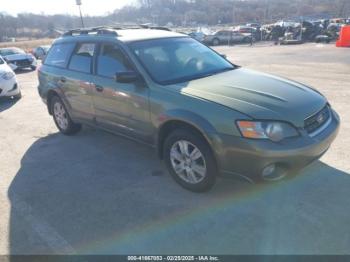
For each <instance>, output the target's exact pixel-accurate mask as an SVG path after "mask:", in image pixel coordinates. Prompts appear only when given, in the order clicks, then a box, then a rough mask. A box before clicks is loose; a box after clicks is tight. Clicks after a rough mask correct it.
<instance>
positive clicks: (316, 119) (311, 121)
mask: <svg viewBox="0 0 350 262" xmlns="http://www.w3.org/2000/svg"><path fill="white" fill-rule="evenodd" d="M330 117H331V113H330V109H329V106H328V105H327V106H325V107H324V108H323V109H322V110H321V111H319V112H317V113H316V114H314V115H312V116H310V117H308V118H307V119H305V121H304V128H305V130H306V131H307V132H308V133H309V134H312V133H314V132H315V131H317V129H319V128H320V127H322V126H323V125H324V124H325V123H326V122H327V121H328V120H329V118H330Z"/></svg>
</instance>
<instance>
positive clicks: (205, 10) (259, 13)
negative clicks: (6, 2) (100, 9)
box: [0, 0, 350, 41]
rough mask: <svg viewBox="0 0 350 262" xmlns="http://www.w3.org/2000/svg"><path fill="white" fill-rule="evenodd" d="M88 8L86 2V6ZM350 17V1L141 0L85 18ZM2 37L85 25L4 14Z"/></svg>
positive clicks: (183, 21) (68, 18)
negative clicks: (106, 12) (101, 14)
mask: <svg viewBox="0 0 350 262" xmlns="http://www.w3.org/2000/svg"><path fill="white" fill-rule="evenodd" d="M82 8H84V6H82ZM331 17H350V1H349V0H138V1H137V2H136V3H134V4H133V5H126V6H124V7H122V8H120V9H116V10H114V11H113V12H111V13H109V14H106V15H105V16H84V22H85V25H86V26H99V25H115V24H119V23H137V24H143V23H153V24H157V25H162V26H172V25H173V26H198V25H217V24H230V25H235V24H240V23H247V22H262V23H271V22H275V21H277V20H281V19H311V18H315V19H317V18H331ZM0 25H1V26H0V41H1V40H4V39H5V38H9V37H34V38H35V37H37V38H38V37H42V35H43V34H44V32H46V31H50V30H54V29H60V30H67V29H71V28H77V27H80V26H81V24H80V19H79V17H78V16H72V15H45V14H32V13H24V14H18V15H17V16H11V15H8V14H6V13H0Z"/></svg>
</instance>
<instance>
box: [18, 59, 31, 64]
mask: <svg viewBox="0 0 350 262" xmlns="http://www.w3.org/2000/svg"><path fill="white" fill-rule="evenodd" d="M14 63H15V65H16V66H30V65H31V62H30V61H29V60H28V59H22V60H17V61H15V62H14Z"/></svg>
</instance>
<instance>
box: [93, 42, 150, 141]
mask: <svg viewBox="0 0 350 262" xmlns="http://www.w3.org/2000/svg"><path fill="white" fill-rule="evenodd" d="M95 65H96V69H95V77H94V79H93V83H94V86H95V90H94V96H93V102H94V107H95V113H96V121H97V124H98V125H100V126H101V127H104V128H106V129H109V130H111V131H116V132H118V133H122V134H125V135H127V136H130V137H135V138H137V139H141V140H144V141H145V142H147V141H148V140H149V139H150V136H151V125H150V115H149V107H148V95H149V89H148V87H147V86H146V84H145V83H144V82H143V81H138V82H135V83H118V82H116V78H115V76H116V73H118V72H126V71H135V70H136V69H135V67H134V66H133V64H132V62H131V61H130V60H129V58H128V57H127V56H126V55H125V53H124V52H123V51H122V50H121V48H120V47H119V45H118V44H116V43H113V42H110V43H101V44H100V45H99V51H98V53H97V55H96V61H95Z"/></svg>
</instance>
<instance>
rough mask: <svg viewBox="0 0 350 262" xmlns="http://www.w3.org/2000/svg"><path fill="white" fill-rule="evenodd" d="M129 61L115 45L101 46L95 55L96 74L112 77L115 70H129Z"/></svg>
mask: <svg viewBox="0 0 350 262" xmlns="http://www.w3.org/2000/svg"><path fill="white" fill-rule="evenodd" d="M130 69H131V67H130V63H129V62H128V60H127V58H126V57H125V56H124V54H123V53H122V52H121V50H120V49H119V48H118V46H116V45H112V44H107V45H102V46H101V51H100V54H99V55H98V57H97V74H98V75H100V76H105V77H114V76H115V74H116V73H117V72H123V71H128V70H130Z"/></svg>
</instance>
